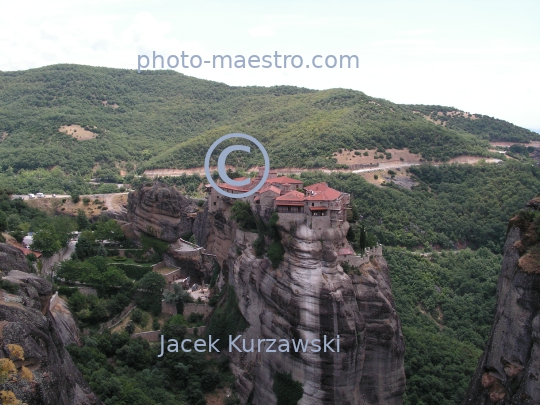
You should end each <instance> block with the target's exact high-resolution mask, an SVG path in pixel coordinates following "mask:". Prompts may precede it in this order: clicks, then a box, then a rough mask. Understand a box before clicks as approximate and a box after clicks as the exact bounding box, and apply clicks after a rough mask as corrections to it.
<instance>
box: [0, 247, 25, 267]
mask: <svg viewBox="0 0 540 405" xmlns="http://www.w3.org/2000/svg"><path fill="white" fill-rule="evenodd" d="M10 270H21V271H29V268H28V261H27V260H26V257H24V254H23V253H22V252H21V251H20V250H19V249H17V248H16V247H13V246H11V245H7V244H5V243H0V271H5V272H7V271H10Z"/></svg>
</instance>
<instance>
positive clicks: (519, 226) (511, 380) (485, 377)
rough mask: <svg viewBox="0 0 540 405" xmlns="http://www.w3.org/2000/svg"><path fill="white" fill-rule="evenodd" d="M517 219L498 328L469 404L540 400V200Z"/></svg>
mask: <svg viewBox="0 0 540 405" xmlns="http://www.w3.org/2000/svg"><path fill="white" fill-rule="evenodd" d="M527 205H528V208H527V210H525V211H522V212H521V213H520V214H519V215H517V216H516V217H514V218H512V220H511V221H510V224H509V226H508V233H507V239H506V243H505V245H504V258H503V263H502V269H501V274H500V276H499V284H498V287H497V308H496V313H495V320H494V323H493V329H492V330H491V334H490V337H489V341H488V343H487V346H486V349H485V351H484V353H483V355H482V357H481V358H480V361H479V364H478V368H477V370H476V373H475V376H474V378H473V380H472V382H471V384H470V386H469V390H468V392H467V396H466V400H465V402H464V404H475V405H476V404H478V405H489V404H497V405H503V404H513V405H525V404H539V403H540V312H539V310H540V253H539V252H540V250H539V246H538V242H539V238H538V235H539V230H540V227H539V226H538V222H539V221H538V219H537V220H535V216H536V218H540V217H538V215H540V213H538V211H539V208H540V199H538V198H537V199H535V200H532V201H531V202H529V203H528V204H527Z"/></svg>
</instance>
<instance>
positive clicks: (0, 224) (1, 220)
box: [0, 211, 7, 232]
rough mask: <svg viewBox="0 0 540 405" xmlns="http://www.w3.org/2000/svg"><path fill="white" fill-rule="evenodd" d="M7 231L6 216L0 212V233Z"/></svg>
mask: <svg viewBox="0 0 540 405" xmlns="http://www.w3.org/2000/svg"><path fill="white" fill-rule="evenodd" d="M6 229H7V215H6V214H5V213H4V211H0V232H4V231H5V230H6Z"/></svg>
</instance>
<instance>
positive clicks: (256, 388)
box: [195, 212, 405, 405]
mask: <svg viewBox="0 0 540 405" xmlns="http://www.w3.org/2000/svg"><path fill="white" fill-rule="evenodd" d="M228 215H229V213H228V212H224V213H223V212H218V213H217V214H212V213H205V214H204V216H205V218H204V222H205V223H207V224H208V225H203V221H200V222H199V221H197V222H196V225H198V224H200V225H201V228H200V229H196V230H195V235H197V238H198V240H200V241H202V242H204V243H205V248H206V249H207V252H212V253H213V254H215V255H216V256H217V257H218V261H219V262H220V263H222V267H223V271H222V279H221V283H227V284H228V285H231V286H233V287H234V289H235V292H236V295H237V297H238V301H239V303H238V305H239V309H240V311H241V313H242V315H243V316H244V318H245V319H246V320H247V321H248V323H249V325H250V326H249V327H248V329H247V330H245V331H244V332H242V337H243V338H244V339H255V341H257V339H282V338H285V339H298V338H302V339H319V338H320V339H322V338H323V336H324V335H326V336H328V337H329V338H333V337H336V336H337V335H339V336H340V344H341V348H340V349H341V350H340V353H330V352H328V353H310V352H307V353H233V354H232V355H231V363H232V369H233V372H234V373H235V375H236V376H237V378H238V391H239V395H240V397H241V399H242V401H243V402H246V401H247V400H248V399H250V400H251V401H252V402H253V403H254V404H275V403H276V396H275V394H274V392H273V389H272V386H273V378H274V374H275V373H276V372H279V373H286V374H287V373H290V374H291V376H292V378H293V379H294V380H296V381H298V382H300V383H301V384H302V386H303V390H304V395H303V397H302V399H301V400H300V402H299V404H300V405H323V404H325V405H326V404H328V405H330V404H343V405H347V404H366V405H370V404H390V405H392V404H396V405H397V404H401V403H402V402H403V398H402V396H403V393H404V391H405V373H404V368H403V358H404V351H405V347H404V341H403V336H402V333H401V323H400V320H399V317H398V315H397V313H396V311H395V306H394V301H393V297H392V292H391V287H390V279H389V275H388V266H387V264H386V261H385V260H384V258H382V257H378V258H375V259H373V260H372V261H371V262H369V263H366V264H365V265H363V266H361V268H360V269H359V270H358V271H357V273H358V275H348V274H345V273H344V271H343V269H342V267H341V266H340V265H339V263H338V260H337V256H338V255H337V251H338V249H339V248H340V247H343V246H344V245H345V244H347V241H346V238H345V235H346V233H347V229H348V225H347V224H344V225H343V227H342V228H333V229H327V230H325V231H322V232H321V231H315V230H312V229H309V228H308V227H307V226H305V225H300V226H298V227H297V228H296V229H294V228H293V229H289V227H288V226H286V227H280V233H281V237H282V241H283V244H284V247H285V250H286V254H285V259H284V261H283V263H282V264H281V265H280V266H279V267H278V268H277V269H274V268H272V265H271V263H270V261H269V260H268V259H265V258H258V257H256V255H255V253H254V249H253V242H254V240H255V239H256V238H257V234H254V233H246V232H242V231H240V230H238V229H237V227H236V226H235V223H234V222H233V221H230V220H227V216H228Z"/></svg>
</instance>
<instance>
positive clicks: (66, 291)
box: [58, 285, 77, 298]
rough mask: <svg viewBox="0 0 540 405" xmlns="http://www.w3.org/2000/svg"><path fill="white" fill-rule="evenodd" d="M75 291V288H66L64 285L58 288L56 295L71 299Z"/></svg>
mask: <svg viewBox="0 0 540 405" xmlns="http://www.w3.org/2000/svg"><path fill="white" fill-rule="evenodd" d="M75 291H77V288H72V287H67V286H65V285H61V286H60V287H58V294H59V295H64V296H66V297H67V298H69V297H71V296H72V295H73V293H74V292H75Z"/></svg>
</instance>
